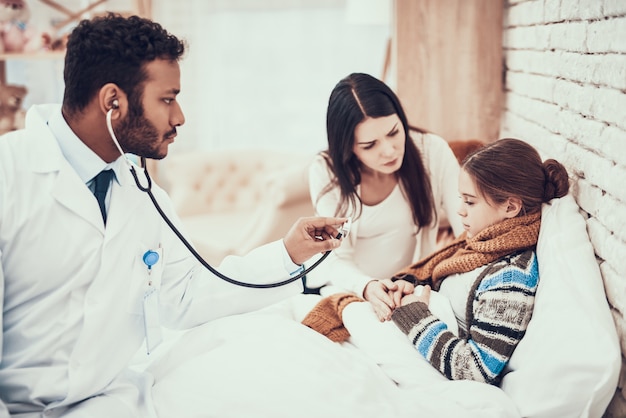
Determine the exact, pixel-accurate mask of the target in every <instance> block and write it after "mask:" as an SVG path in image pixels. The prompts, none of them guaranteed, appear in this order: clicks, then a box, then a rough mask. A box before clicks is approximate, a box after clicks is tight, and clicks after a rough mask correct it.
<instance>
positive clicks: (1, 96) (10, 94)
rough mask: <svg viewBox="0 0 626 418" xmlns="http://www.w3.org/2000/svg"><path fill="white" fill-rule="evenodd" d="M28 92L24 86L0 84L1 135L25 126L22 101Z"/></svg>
mask: <svg viewBox="0 0 626 418" xmlns="http://www.w3.org/2000/svg"><path fill="white" fill-rule="evenodd" d="M26 93H28V90H27V89H26V87H24V86H18V85H12V84H8V85H4V84H0V135H1V134H5V133H7V132H10V131H14V130H16V129H20V128H23V127H24V116H25V111H24V109H22V101H23V100H24V96H26Z"/></svg>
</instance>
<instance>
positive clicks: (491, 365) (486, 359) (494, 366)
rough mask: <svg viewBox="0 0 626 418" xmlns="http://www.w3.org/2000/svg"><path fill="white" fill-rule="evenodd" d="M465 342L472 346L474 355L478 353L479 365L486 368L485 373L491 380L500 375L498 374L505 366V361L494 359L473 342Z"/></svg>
mask: <svg viewBox="0 0 626 418" xmlns="http://www.w3.org/2000/svg"><path fill="white" fill-rule="evenodd" d="M467 342H468V344H470V345H471V346H472V348H473V351H474V352H475V353H478V355H479V356H480V360H481V363H482V364H484V365H485V367H486V368H487V372H488V373H489V374H490V375H491V377H492V378H493V377H495V376H497V375H498V374H500V372H501V371H502V369H504V366H505V365H506V361H503V360H501V359H499V358H497V357H494V356H492V355H491V354H489V352H488V351H485V350H483V349H481V348H480V347H479V346H478V344H476V342H475V341H474V340H468V341H467Z"/></svg>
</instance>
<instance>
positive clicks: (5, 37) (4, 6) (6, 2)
mask: <svg viewBox="0 0 626 418" xmlns="http://www.w3.org/2000/svg"><path fill="white" fill-rule="evenodd" d="M29 19H30V8H29V7H28V3H26V1H24V0H0V53H5V52H34V51H39V50H40V49H42V48H43V46H44V38H43V37H42V34H41V32H39V31H37V30H36V29H35V28H34V27H33V26H32V25H30V24H29V22H28V21H29Z"/></svg>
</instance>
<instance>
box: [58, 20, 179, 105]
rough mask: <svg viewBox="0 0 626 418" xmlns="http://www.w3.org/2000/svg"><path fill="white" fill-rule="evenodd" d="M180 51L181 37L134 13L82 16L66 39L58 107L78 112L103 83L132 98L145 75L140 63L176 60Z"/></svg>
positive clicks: (136, 96) (138, 93) (139, 87)
mask: <svg viewBox="0 0 626 418" xmlns="http://www.w3.org/2000/svg"><path fill="white" fill-rule="evenodd" d="M184 53H185V43H184V41H182V40H180V39H178V38H177V37H176V36H174V35H172V34H170V33H169V32H167V31H166V30H165V29H163V27H162V26H161V25H160V24H158V23H156V22H153V21H151V20H148V19H144V18H141V17H139V16H130V17H123V16H121V15H119V14H115V13H109V14H107V15H106V16H102V17H96V18H94V19H91V20H82V21H81V22H80V23H79V24H78V26H77V27H76V28H75V29H74V30H73V31H72V33H71V34H70V35H69V38H68V42H67V51H66V53H65V68H64V70H63V79H64V81H65V92H64V96H63V107H64V110H65V111H66V112H68V113H75V112H80V111H81V110H83V109H84V108H85V107H86V106H87V105H88V103H89V102H90V101H91V99H92V98H93V96H94V95H95V94H97V92H98V91H99V89H100V88H101V87H102V86H103V85H105V84H107V83H115V84H117V85H118V86H119V87H120V88H121V89H122V90H124V92H125V93H126V94H127V95H128V97H129V100H138V99H139V98H140V97H141V94H142V92H143V82H144V81H145V80H146V77H147V74H146V72H145V70H144V65H145V64H147V63H149V62H151V61H153V60H155V59H167V60H171V61H178V60H180V59H181V58H182V56H183V54H184Z"/></svg>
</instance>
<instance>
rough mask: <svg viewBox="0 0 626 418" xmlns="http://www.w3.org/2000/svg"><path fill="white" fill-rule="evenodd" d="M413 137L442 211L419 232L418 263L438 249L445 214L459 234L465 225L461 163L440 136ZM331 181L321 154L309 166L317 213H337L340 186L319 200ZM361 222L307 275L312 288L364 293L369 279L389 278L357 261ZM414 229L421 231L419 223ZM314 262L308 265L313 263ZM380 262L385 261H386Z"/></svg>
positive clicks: (331, 214)
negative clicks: (361, 266)
mask: <svg viewBox="0 0 626 418" xmlns="http://www.w3.org/2000/svg"><path fill="white" fill-rule="evenodd" d="M411 137H412V139H413V141H414V142H415V145H416V146H417V148H418V149H419V151H420V153H421V155H422V160H423V161H424V166H425V168H426V171H427V172H428V174H429V176H430V181H431V186H432V191H433V197H434V201H435V205H436V207H437V211H438V214H439V216H438V222H437V224H436V225H431V226H425V227H423V228H422V229H421V230H420V232H419V233H417V234H416V235H415V239H416V247H415V248H416V251H415V254H414V255H413V262H414V261H417V260H419V259H421V258H423V257H425V256H427V255H429V254H431V253H432V252H434V251H435V249H436V244H437V243H436V240H437V232H438V229H439V222H440V221H441V218H442V216H443V217H445V218H447V219H448V220H449V222H450V225H451V226H452V229H453V231H454V233H455V235H458V234H459V233H460V232H462V230H463V228H462V224H461V221H460V219H459V217H458V215H457V214H456V210H457V208H458V206H459V203H460V202H459V197H458V177H459V164H458V162H457V160H456V157H455V156H454V153H453V152H452V150H451V149H450V147H449V146H448V143H447V142H446V141H445V140H444V139H443V138H441V137H439V136H437V135H434V134H423V135H422V134H419V133H412V135H411ZM330 181H331V173H329V170H328V167H327V164H326V162H325V160H324V158H323V157H322V156H319V155H318V156H317V157H316V158H315V160H314V161H313V163H312V164H311V167H310V169H309V190H310V193H311V199H312V202H313V204H314V206H315V211H316V214H317V215H319V216H334V215H335V211H336V209H337V206H338V203H339V196H340V192H339V188H335V189H333V190H331V191H330V192H328V193H326V194H325V195H324V196H322V197H321V198H320V199H319V200H318V196H319V194H320V192H321V191H322V190H323V189H324V187H326V186H327V185H328V184H329V183H330ZM358 191H359V188H358V187H357V192H358ZM405 202H406V204H407V205H409V202H408V201H406V200H405ZM359 221H360V219H357V220H355V221H353V223H352V228H351V231H350V234H349V235H348V238H347V239H345V240H344V241H343V243H342V244H341V247H339V248H338V249H336V250H335V251H333V252H332V253H331V255H330V256H329V257H328V259H326V260H325V261H324V262H322V263H321V264H320V265H319V266H318V267H317V268H316V269H314V270H313V271H312V272H311V273H309V274H307V286H308V287H312V288H317V287H321V286H324V285H332V286H335V287H339V288H341V289H343V290H347V291H351V292H354V293H355V294H357V295H359V296H362V295H363V290H364V288H365V285H366V284H367V283H368V282H370V281H371V280H376V279H384V278H385V277H372V276H371V275H370V274H368V272H366V271H361V270H360V269H359V268H358V267H357V266H356V265H355V263H354V261H353V256H354V251H355V245H356V242H357V239H358V238H357V237H358V230H359ZM413 228H415V231H417V227H416V226H415V225H413ZM372 257H376V254H372ZM312 262H313V261H311V262H310V263H307V264H312ZM380 262H381V263H383V262H384V260H380Z"/></svg>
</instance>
